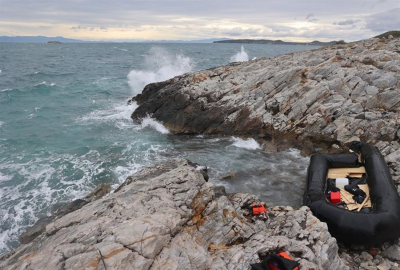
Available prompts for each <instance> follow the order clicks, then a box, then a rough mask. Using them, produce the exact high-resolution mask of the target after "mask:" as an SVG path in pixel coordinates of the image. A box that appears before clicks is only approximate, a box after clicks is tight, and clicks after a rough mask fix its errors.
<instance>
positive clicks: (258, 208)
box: [251, 203, 267, 215]
mask: <svg viewBox="0 0 400 270" xmlns="http://www.w3.org/2000/svg"><path fill="white" fill-rule="evenodd" d="M251 208H252V209H253V215H260V214H262V213H267V208H266V207H265V205H264V204H257V203H253V204H252V205H251Z"/></svg>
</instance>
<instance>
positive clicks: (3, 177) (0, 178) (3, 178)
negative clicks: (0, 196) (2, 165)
mask: <svg viewBox="0 0 400 270" xmlns="http://www.w3.org/2000/svg"><path fill="white" fill-rule="evenodd" d="M11 179H12V176H11V175H4V174H2V173H1V172H0V182H1V181H8V180H11Z"/></svg>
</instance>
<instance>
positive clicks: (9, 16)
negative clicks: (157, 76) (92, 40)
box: [0, 0, 400, 39]
mask: <svg viewBox="0 0 400 270" xmlns="http://www.w3.org/2000/svg"><path fill="white" fill-rule="evenodd" d="M0 1H1V10H2V11H1V16H2V18H1V21H6V22H11V23H12V22H15V26H12V27H13V28H12V27H10V28H9V31H11V30H12V29H17V26H16V25H18V23H20V22H25V23H30V22H34V23H38V22H39V23H43V25H45V24H49V25H55V26H56V25H58V24H66V25H68V27H69V26H71V25H73V27H71V30H73V31H80V30H86V31H88V30H90V28H92V27H93V31H107V30H108V31H110V29H111V28H115V27H119V28H125V29H130V30H131V31H140V30H137V29H145V28H144V27H142V26H146V28H147V29H148V28H149V26H154V27H158V26H170V27H171V28H170V29H172V26H179V27H182V26H184V24H186V23H187V22H184V23H183V22H182V23H179V21H176V19H181V18H189V19H196V20H198V21H196V22H194V23H192V24H191V23H189V25H190V26H191V27H192V29H188V30H185V31H183V30H181V29H178V30H176V34H178V35H183V34H184V33H187V35H190V36H193V35H206V34H207V35H214V34H213V33H215V35H220V34H221V31H222V30H220V29H218V27H216V28H215V29H210V27H208V30H207V31H206V27H205V25H206V24H214V25H218V23H220V22H221V21H224V23H225V24H226V23H228V24H229V23H231V22H232V23H238V24H247V25H248V27H252V26H253V25H257V26H265V30H260V29H259V28H257V29H248V28H246V27H243V28H242V29H236V30H233V31H232V30H224V31H228V32H229V31H230V34H232V35H238V34H242V35H248V36H250V35H254V36H267V35H277V36H278V35H279V36H280V37H282V36H284V35H285V34H287V35H288V36H292V37H295V36H296V35H300V34H299V33H306V31H305V30H304V31H301V32H298V31H297V30H296V29H294V28H290V27H288V28H285V27H284V26H281V25H285V26H287V25H291V24H293V23H295V22H296V21H295V20H293V18H298V19H299V20H298V21H297V22H299V21H300V20H301V21H302V20H304V19H303V18H305V19H306V20H307V21H309V22H313V23H315V27H317V26H320V25H329V27H327V26H326V27H325V29H323V30H322V31H320V32H316V31H314V32H313V33H315V35H320V37H321V38H322V37H323V35H324V34H323V33H325V32H330V33H335V35H337V36H336V37H337V38H338V39H341V38H342V32H340V31H336V30H335V29H336V28H340V29H342V28H346V30H344V31H349V29H350V28H349V27H343V26H344V25H346V24H345V23H348V25H350V21H349V20H348V18H353V19H354V18H356V19H358V18H360V17H361V16H364V14H368V13H371V7H370V5H365V6H364V7H362V6H361V3H360V1H359V0H336V1H320V0H307V1H306V2H304V1H298V0H269V1H265V0H253V1H252V2H251V4H249V3H248V2H245V1H242V0H240V1H239V0H229V1H228V0H220V1H215V0H203V1H194V0H118V1H115V2H111V1H108V0H84V1H83V0H70V1H54V0H0ZM398 1H399V0H384V1H383V2H382V0H375V1H374V2H375V3H379V4H377V5H376V7H375V8H374V12H384V11H386V10H389V9H393V8H394V7H398ZM343 7H346V8H343ZM305 14H306V16H305ZM314 14H316V15H317V16H318V18H316V17H315V15H314ZM399 17H400V16H399ZM371 18H374V17H372V15H371ZM374 20H375V21H374ZM374 20H366V25H367V28H368V29H377V28H382V24H385V25H386V24H389V22H387V20H386V19H385V18H383V17H379V18H374ZM376 20H378V21H376ZM379 20H383V21H379ZM334 22H337V23H336V24H333V23H334ZM395 22H396V20H395ZM397 22H398V20H397ZM270 25H272V26H270ZM239 26H241V25H239ZM84 27H86V28H84ZM101 27H106V28H108V29H102V28H101ZM313 27H314V26H313ZM189 30H190V32H189ZM213 31H214V32H213ZM309 31H310V30H308V32H307V33H310V32H309ZM41 33H42V34H45V33H46V32H45V29H42V30H41ZM346 33H347V32H346ZM353 33H355V34H357V35H358V33H356V31H355V30H354V31H353ZM363 35H364V37H369V36H370V31H369V30H368V31H365V30H364V31H363ZM349 36H350V35H349ZM303 37H306V34H305V35H304V36H303ZM155 38H156V37H155ZM315 38H318V36H315Z"/></svg>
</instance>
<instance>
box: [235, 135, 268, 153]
mask: <svg viewBox="0 0 400 270" xmlns="http://www.w3.org/2000/svg"><path fill="white" fill-rule="evenodd" d="M232 140H233V144H232V145H233V146H236V147H239V148H245V149H249V150H256V149H260V148H261V147H260V144H259V143H258V142H256V140H254V139H247V140H243V139H240V138H237V137H232Z"/></svg>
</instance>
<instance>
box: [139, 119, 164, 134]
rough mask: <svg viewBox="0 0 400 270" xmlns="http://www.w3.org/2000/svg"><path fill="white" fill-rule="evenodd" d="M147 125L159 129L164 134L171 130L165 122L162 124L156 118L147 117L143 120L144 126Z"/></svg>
mask: <svg viewBox="0 0 400 270" xmlns="http://www.w3.org/2000/svg"><path fill="white" fill-rule="evenodd" d="M145 127H151V128H154V129H155V130H157V131H158V132H160V133H162V134H168V133H169V130H168V129H167V128H166V127H164V126H163V124H161V123H160V122H157V121H156V120H154V119H153V118H151V117H145V118H143V120H142V128H145Z"/></svg>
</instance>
